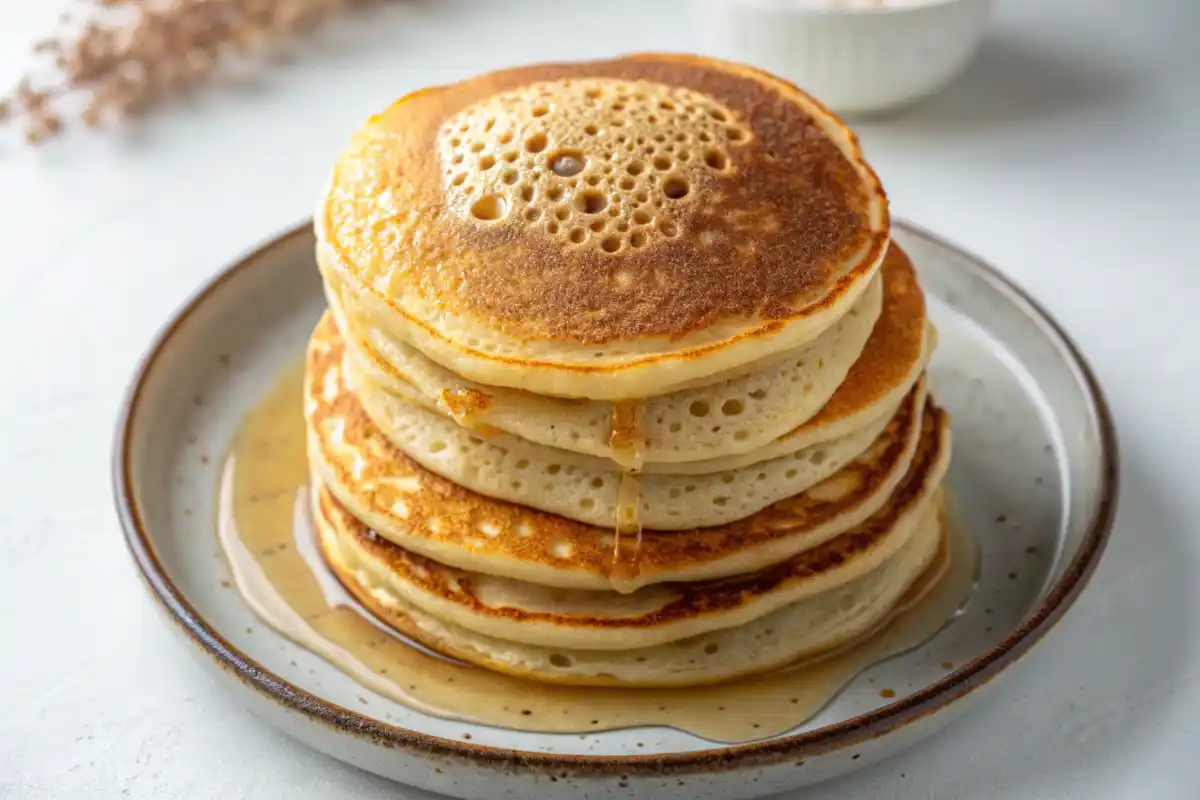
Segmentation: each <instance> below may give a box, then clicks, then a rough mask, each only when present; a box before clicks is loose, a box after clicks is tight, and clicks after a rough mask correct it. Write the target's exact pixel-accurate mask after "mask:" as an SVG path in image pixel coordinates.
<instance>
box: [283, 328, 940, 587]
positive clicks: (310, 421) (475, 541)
mask: <svg viewBox="0 0 1200 800" xmlns="http://www.w3.org/2000/svg"><path fill="white" fill-rule="evenodd" d="M326 326H329V327H326ZM331 328H332V323H328V322H327V323H323V324H322V329H321V330H318V331H317V334H316V335H314V337H313V339H312V340H311V342H310V347H309V353H308V368H307V373H306V379H305V387H306V388H305V416H306V420H307V425H308V429H309V442H308V449H309V459H310V462H311V464H312V466H313V468H315V469H316V470H317V471H318V472H319V474H320V476H321V479H322V481H323V482H324V483H325V484H326V485H327V486H328V487H329V489H330V491H331V492H333V494H334V495H335V496H336V497H337V498H338V500H339V501H340V502H341V503H343V504H344V505H346V506H347V508H349V509H350V510H351V511H352V512H353V513H354V515H355V516H357V517H358V518H360V519H362V520H363V521H364V522H366V523H367V524H368V525H370V526H371V527H372V528H373V529H374V530H375V531H376V532H377V533H378V534H379V535H380V536H382V537H383V538H385V539H388V540H389V541H392V542H395V543H396V544H399V545H401V546H402V547H405V548H407V549H409V550H412V551H414V552H416V553H419V554H421V555H424V556H427V557H429V558H432V559H434V560H436V561H440V562H442V563H445V564H449V565H452V566H456V567H460V568H462V569H468V570H472V571H475V572H484V573H488V574H494V575H501V576H506V577H512V578H517V579H519V580H528V581H530V582H533V583H540V584H543V585H548V586H561V587H565V588H583V589H610V588H612V586H613V584H614V581H613V575H612V570H613V566H614V565H613V561H612V551H613V544H614V539H613V535H612V531H611V529H606V528H597V527H594V526H589V525H583V524H581V523H577V522H573V521H570V520H567V519H564V518H562V517H558V516H556V515H553V514H547V513H545V512H540V511H536V510H534V509H530V508H526V507H523V506H519V505H515V504H512V503H505V502H502V501H497V500H491V499H489V498H486V497H483V496H482V495H478V494H476V493H474V492H470V491H468V490H466V489H463V488H462V487H460V486H457V485H455V484H454V483H453V482H451V481H448V480H446V479H444V478H442V477H440V476H438V475H436V474H435V473H432V472H430V471H429V470H426V469H424V468H422V467H421V466H420V465H418V464H416V462H414V461H412V460H411V459H408V458H407V457H405V456H404V455H403V454H402V453H400V452H399V451H398V450H397V449H396V448H395V446H394V445H392V444H391V442H390V441H389V440H388V439H387V437H386V436H385V435H384V434H383V433H382V432H381V431H379V430H378V428H376V427H375V426H374V424H373V423H371V421H370V419H369V418H368V417H367V416H366V413H365V412H364V411H363V410H362V407H361V405H360V404H359V402H358V400H357V399H356V398H355V397H354V396H353V394H352V393H350V392H349V391H346V389H345V387H344V386H343V384H342V381H341V376H340V371H341V370H340V366H339V365H340V361H341V356H342V353H341V350H340V348H335V347H334V346H333V345H334V332H333V331H332V330H331ZM949 448H950V437H949V427H948V417H947V415H946V414H945V413H944V412H942V411H941V410H939V409H937V408H936V406H933V405H932V404H930V403H927V404H926V409H925V412H924V415H923V417H922V423H921V426H920V432H919V434H918V435H915V436H913V437H912V438H911V439H908V440H902V441H895V442H893V443H892V444H891V445H889V446H888V447H887V448H885V449H883V450H881V451H876V450H875V449H874V448H872V449H871V450H869V451H868V452H867V453H865V454H863V456H861V457H860V458H858V459H856V460H855V461H854V462H852V463H851V464H849V465H847V466H846V467H844V468H843V469H842V470H840V471H839V472H838V473H836V474H835V475H833V476H832V477H831V478H829V479H827V480H826V481H823V482H822V483H821V484H818V485H817V486H815V487H813V488H812V489H810V490H808V491H807V492H804V493H803V494H800V495H798V496H796V497H793V498H789V499H787V500H782V501H780V502H778V503H775V504H774V505H772V506H770V507H769V508H767V509H764V510H763V511H760V512H759V513H757V514H755V515H753V516H752V517H749V518H748V519H745V520H740V521H738V522H736V523H731V524H729V525H723V526H719V527H716V528H705V529H698V530H694V531H689V532H687V533H686V534H684V533H677V532H660V531H645V532H644V533H643V536H642V539H641V551H640V557H639V562H638V563H639V566H640V574H639V575H638V576H636V579H635V580H628V576H622V577H621V580H620V581H619V583H621V584H622V585H623V586H628V587H629V588H631V589H632V588H636V587H637V586H639V585H648V584H652V583H661V582H664V581H688V580H701V579H708V578H719V577H725V576H728V575H734V574H738V573H743V572H752V571H755V570H757V569H761V568H762V567H764V566H767V565H770V564H774V563H778V562H779V561H783V560H785V559H787V558H790V557H791V556H793V555H795V554H796V553H799V552H802V551H803V550H806V549H809V548H811V547H815V546H817V545H819V544H820V543H822V542H824V541H827V540H829V539H831V538H833V537H834V536H837V535H838V534H839V533H842V532H843V531H845V530H847V529H849V528H851V527H853V526H854V525H857V524H859V523H861V522H862V521H863V520H865V519H867V518H868V517H870V516H871V515H872V514H874V513H875V512H876V511H878V510H879V509H880V508H881V507H882V506H883V505H884V503H885V502H887V500H888V498H889V496H890V495H891V494H892V493H893V491H894V490H895V488H896V487H897V486H898V485H899V484H900V483H901V481H902V479H903V478H904V476H905V474H906V472H908V471H910V468H911V469H912V470H919V472H920V474H924V475H927V476H928V480H929V481H930V482H931V483H932V484H936V483H937V481H938V480H940V477H941V475H942V473H944V472H945V469H946V464H947V461H948V459H949Z"/></svg>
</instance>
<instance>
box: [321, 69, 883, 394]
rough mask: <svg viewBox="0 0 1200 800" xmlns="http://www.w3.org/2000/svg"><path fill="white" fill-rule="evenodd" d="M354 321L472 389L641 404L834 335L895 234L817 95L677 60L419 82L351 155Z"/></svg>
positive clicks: (346, 223) (343, 214) (344, 196)
mask: <svg viewBox="0 0 1200 800" xmlns="http://www.w3.org/2000/svg"><path fill="white" fill-rule="evenodd" d="M316 227H317V234H318V240H319V244H318V253H317V255H318V261H319V263H320V264H321V267H322V270H323V272H324V273H325V275H326V276H327V278H328V279H329V280H330V283H331V285H332V288H333V290H334V291H335V292H336V293H337V295H338V297H339V299H340V301H341V302H342V303H343V305H344V306H346V310H347V313H349V314H354V315H361V316H365V317H366V318H368V319H370V320H371V323H372V324H373V325H375V326H377V327H379V328H381V329H383V330H385V331H387V333H388V334H389V335H391V336H393V337H394V338H396V339H398V340H400V341H403V342H406V343H408V344H409V345H411V346H413V347H415V348H416V349H417V350H419V351H420V352H422V353H423V354H424V355H425V356H427V357H428V358H430V359H432V360H433V361H435V362H437V363H439V364H441V365H442V366H444V367H446V368H447V369H450V370H451V371H453V372H455V373H456V374H459V375H461V376H463V377H465V378H468V379H470V380H474V381H478V382H480V383H483V384H487V385H495V386H509V387H517V388H523V389H527V390H530V391H534V392H537V393H539V394H544V395H552V396H565V397H587V398H591V399H627V398H633V397H647V396H657V395H661V394H664V393H667V392H669V391H671V390H673V389H674V388H676V387H679V386H682V385H686V384H688V383H689V382H694V381H696V380H697V379H703V378H705V377H707V376H714V375H719V374H721V373H723V372H727V371H729V370H731V369H735V368H737V367H739V366H741V365H744V364H746V363H750V362H755V361H763V360H765V359H768V358H770V357H772V356H773V355H776V354H780V353H784V352H787V351H788V350H792V349H795V348H797V347H800V346H801V345H803V344H805V343H807V342H809V341H811V340H813V339H814V338H816V337H817V336H818V335H819V334H820V333H821V332H822V331H823V330H825V329H826V328H828V327H829V326H830V325H832V324H834V323H835V322H836V321H837V319H839V318H840V317H841V316H843V315H844V314H845V313H846V312H847V311H848V310H849V309H850V308H851V307H852V306H853V305H854V303H855V302H856V301H857V300H858V299H859V298H860V297H861V296H862V294H863V292H864V291H865V290H866V288H867V285H868V284H869V282H870V279H871V277H872V276H873V275H874V274H875V272H876V271H877V269H878V266H879V263H880V260H881V258H882V256H883V253H884V251H885V249H886V246H887V242H888V213H887V204H886V198H885V196H884V194H883V191H882V189H881V187H880V186H879V183H878V180H877V179H876V177H875V175H874V173H873V172H872V171H871V170H870V168H869V167H868V166H867V164H866V163H865V161H863V159H862V155H861V152H860V149H859V147H858V142H857V140H856V139H855V137H854V136H853V134H852V133H850V131H849V130H848V129H846V128H845V126H844V125H842V124H841V123H840V122H839V121H838V120H836V118H834V117H833V116H832V115H831V114H829V112H828V111H826V110H825V109H824V108H823V107H821V106H820V105H819V104H818V103H816V102H815V101H813V100H812V99H811V98H810V97H808V96H807V95H805V94H804V93H803V92H801V91H800V90H799V89H797V88H796V87H794V86H791V85H789V84H787V83H785V82H783V81H780V80H778V79H776V78H773V77H771V76H768V75H766V74H764V73H762V72H759V71H757V70H754V69H750V68H746V67H741V66H738V65H733V64H728V63H725V62H719V61H714V60H711V59H702V58H695V57H685V56H673V55H643V56H634V57H628V58H622V59H616V60H613V61H604V62H590V63H577V64H551V65H540V66H535V67H527V68H520V69H514V70H505V71H502V72H496V73H491V74H488V75H484V76H480V77H477V78H474V79H471V80H468V81H464V82H462V83H459V84H455V85H453V86H448V87H442V88H437V89H429V90H425V91H422V92H418V93H415V94H413V95H410V96H408V97H406V98H404V99H402V100H401V101H399V102H397V103H395V104H394V105H393V106H392V107H390V108H389V109H387V110H386V111H384V112H383V113H381V114H379V115H376V116H375V117H373V118H372V119H371V120H370V121H369V122H368V123H367V125H366V126H365V127H364V128H363V129H362V130H361V131H360V132H359V133H358V134H357V135H356V136H355V138H354V140H353V141H352V143H351V145H350V147H349V148H348V149H347V150H346V151H345V152H344V153H343V155H342V156H341V158H339V160H338V162H337V164H336V165H335V167H334V170H333V175H332V177H331V180H330V185H329V189H328V191H327V193H326V195H325V197H324V199H323V201H322V204H321V207H320V208H319V210H318V213H317V218H316Z"/></svg>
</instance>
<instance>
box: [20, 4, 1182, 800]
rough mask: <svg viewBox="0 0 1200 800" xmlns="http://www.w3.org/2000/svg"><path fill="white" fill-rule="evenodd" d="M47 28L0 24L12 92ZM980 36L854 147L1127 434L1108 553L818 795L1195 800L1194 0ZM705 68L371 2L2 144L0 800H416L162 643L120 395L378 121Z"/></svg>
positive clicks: (642, 40)
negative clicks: (982, 680) (1004, 654)
mask: <svg viewBox="0 0 1200 800" xmlns="http://www.w3.org/2000/svg"><path fill="white" fill-rule="evenodd" d="M56 5H58V4H56V3H51V2H36V0H26V1H25V2H17V1H16V0H9V1H8V2H5V3H2V4H0V78H3V79H8V78H10V77H14V78H15V76H16V74H17V71H18V69H19V67H20V65H21V64H22V63H23V56H22V53H23V47H24V45H26V44H27V43H28V42H30V41H32V40H33V39H35V38H36V37H37V36H38V35H40V33H41V32H43V31H44V30H45V28H46V26H47V23H48V22H49V21H50V20H52V19H53V15H54V7H55V6H56ZM997 5H998V6H1000V8H999V9H998V14H997V16H996V19H995V21H994V25H993V28H992V32H991V35H990V37H989V39H988V41H987V44H986V46H985V48H984V50H983V52H982V54H981V57H980V58H979V60H978V61H977V62H976V63H975V64H974V65H973V66H972V68H971V69H970V71H969V72H968V74H967V75H966V76H965V77H964V78H963V79H962V80H961V81H959V82H958V83H957V84H955V85H954V86H952V87H951V88H950V89H948V90H947V91H946V92H945V93H944V94H942V95H941V96H940V97H938V98H936V99H934V100H932V101H930V102H928V103H926V104H924V105H922V106H920V107H918V108H916V109H913V110H912V111H911V112H909V113H908V114H906V115H904V116H902V117H900V118H898V119H895V120H892V121H888V122H875V123H871V124H864V125H861V126H860V131H861V133H862V136H863V139H864V141H865V145H866V148H867V154H868V157H869V158H870V159H871V161H872V162H873V164H874V165H875V167H876V168H877V170H878V171H879V173H880V175H881V176H882V178H883V181H884V184H885V186H886V187H887V190H888V192H889V194H890V195H891V198H892V203H893V209H894V212H895V213H896V214H898V215H901V216H904V217H908V218H910V219H913V220H915V221H918V222H920V223H921V224H923V225H926V226H929V227H932V228H933V229H935V230H937V231H939V232H941V233H943V234H945V235H946V236H948V237H950V238H951V239H953V240H955V241H957V242H960V243H962V244H964V245H966V246H967V247H969V248H971V249H973V250H974V251H976V252H977V253H979V254H981V255H983V256H984V257H985V258H987V259H989V260H991V261H993V262H994V263H996V264H998V265H1000V266H1002V267H1003V268H1004V269H1005V270H1006V271H1007V272H1008V273H1009V274H1010V275H1012V276H1014V277H1015V278H1016V279H1018V280H1019V281H1020V282H1021V283H1022V284H1024V285H1025V286H1027V287H1028V288H1029V289H1031V290H1032V291H1033V292H1034V294H1036V295H1037V296H1038V297H1039V298H1041V299H1042V300H1043V301H1044V302H1045V303H1046V304H1047V305H1048V306H1049V307H1050V309H1051V310H1052V311H1053V313H1055V314H1056V315H1057V316H1058V318H1059V319H1060V320H1061V321H1062V322H1063V323H1064V324H1065V325H1066V327H1067V328H1068V329H1069V330H1070V331H1071V332H1072V333H1073V334H1074V335H1075V336H1076V337H1077V339H1078V341H1079V342H1080V343H1081V344H1082V346H1083V349H1084V351H1085V352H1086V354H1087V355H1088V356H1089V357H1090V358H1091V360H1092V362H1093V364H1094V365H1095V367H1096V368H1097V370H1098V372H1099V375H1100V378H1101V379H1102V381H1103V382H1104V384H1105V386H1106V388H1107V390H1108V393H1109V397H1110V399H1111V401H1112V404H1113V407H1114V409H1115V412H1116V414H1117V417H1118V423H1119V427H1120V433H1121V440H1122V441H1121V443H1122V452H1123V469H1124V486H1123V492H1122V498H1121V509H1120V514H1119V518H1118V523H1117V528H1118V530H1117V533H1116V536H1115V538H1114V539H1113V541H1112V544H1111V546H1110V547H1109V550H1108V554H1107V555H1106V557H1105V559H1104V563H1103V564H1102V565H1101V567H1100V569H1099V571H1098V573H1097V574H1096V576H1095V579H1094V580H1093V581H1092V584H1091V586H1090V587H1089V588H1088V590H1087V592H1086V593H1085V595H1084V596H1083V598H1082V600H1081V601H1080V603H1079V604H1078V606H1077V607H1076V608H1075V609H1074V610H1073V611H1072V612H1071V613H1070V614H1069V615H1068V616H1067V618H1066V619H1065V621H1064V622H1063V623H1062V624H1061V625H1060V627H1059V628H1058V629H1056V630H1055V631H1054V632H1053V633H1052V634H1051V635H1050V636H1049V637H1048V639H1047V640H1046V641H1045V642H1044V644H1043V645H1042V646H1041V647H1040V648H1038V649H1037V650H1036V651H1035V652H1034V653H1033V654H1032V655H1031V656H1030V657H1029V659H1028V661H1027V662H1026V663H1025V665H1024V668H1023V669H1021V670H1019V671H1018V672H1017V673H1016V674H1015V675H1014V676H1012V680H1010V681H1009V682H1008V684H1007V686H1006V687H1005V688H1004V689H1003V690H1002V691H1001V692H1000V693H998V695H997V696H996V697H995V699H994V700H991V701H989V702H988V703H987V704H986V705H985V706H984V707H982V708H980V709H978V711H977V712H975V713H972V714H970V715H969V716H968V718H967V719H964V720H962V721H961V722H959V723H957V724H955V725H954V726H953V727H952V728H951V729H950V730H949V731H948V732H945V733H943V734H941V735H939V736H937V737H935V738H934V739H933V740H931V741H929V742H928V743H926V744H925V745H923V746H920V747H918V748H917V749H915V750H913V751H911V752H910V753H908V754H906V755H903V756H900V757H898V758H895V759H893V760H891V761H888V762H885V763H883V764H881V765H879V766H876V767H874V768H872V769H869V770H867V771H865V772H862V773H860V774H858V775H856V776H851V777H849V778H846V779H843V780H841V781H840V782H838V783H837V784H835V785H827V786H826V787H824V788H825V789H827V790H829V791H830V792H831V793H832V792H833V791H834V790H835V789H836V796H839V797H843V798H876V797H926V796H929V797H933V796H937V797H955V798H984V797H1020V798H1067V797H1088V798H1183V797H1195V796H1197V795H1196V792H1198V791H1200V789H1197V787H1198V786H1200V627H1198V624H1197V621H1198V618H1197V589H1196V583H1197V580H1196V576H1197V575H1198V574H1200V494H1198V493H1197V492H1196V482H1197V477H1198V476H1200V465H1197V463H1196V462H1195V461H1193V458H1194V453H1195V452H1196V451H1197V450H1198V449H1200V413H1198V412H1197V409H1196V406H1197V404H1198V402H1200V374H1198V373H1200V356H1198V355H1197V347H1198V345H1197V342H1200V265H1198V264H1197V261H1198V260H1200V46H1198V45H1197V44H1196V41H1197V38H1198V37H1200V3H1197V2H1193V0H1176V1H1175V2H1169V1H1168V0H1162V1H1161V2H1145V3H1129V2H1127V0H1089V1H1088V2H1078V3H1074V2H1071V3H1066V2H1060V3H1046V2H1042V0H1020V1H1017V0H1000V1H999V2H998V3H997ZM699 47H700V44H699V43H698V42H696V41H695V39H694V34H693V33H692V30H691V28H690V25H689V21H688V14H687V11H686V6H684V5H682V4H677V3H675V2H661V1H660V0H653V1H652V0H634V1H633V2H614V1H613V0H605V2H591V3H582V4H577V3H561V2H556V3H549V2H544V3H542V2H532V1H530V2H501V1H500V0H492V1H491V2H486V1H485V2H477V3H469V2H461V1H459V0H427V2H415V3H404V4H392V5H390V6H388V7H387V8H386V9H385V10H383V11H380V12H377V13H375V14H372V15H370V16H369V17H367V18H364V19H361V20H356V21H350V22H346V23H339V24H338V25H336V26H334V27H332V28H330V29H328V30H326V31H325V32H324V33H323V34H322V35H321V36H320V37H318V39H317V41H316V42H315V43H313V44H312V45H311V46H308V47H306V48H304V50H303V51H302V52H301V53H300V54H299V55H298V57H297V58H296V59H294V60H293V61H292V62H291V63H289V64H287V65H284V66H282V67H280V68H278V69H276V70H273V71H269V72H250V73H247V74H246V75H245V76H243V77H242V78H240V79H239V80H237V81H235V82H232V83H231V85H228V86H225V87H223V88H218V89H214V90H211V91H204V92H200V93H198V94H197V95H196V96H195V97H193V98H190V99H189V100H187V101H186V102H182V103H179V104H176V105H174V106H172V107H171V108H169V109H167V110H164V111H162V112H158V113H156V114H154V115H153V116H152V117H150V118H149V119H147V120H146V121H145V122H144V123H143V124H141V125H139V126H137V127H135V128H130V129H128V130H125V131H121V132H118V133H114V134H110V135H94V136H88V135H78V136H72V137H70V138H69V139H67V140H64V141H61V142H58V143H56V144H55V145H54V146H52V147H48V148H45V149H42V150H39V151H30V150H27V149H25V148H24V147H23V146H21V145H19V144H18V143H17V142H16V141H15V140H8V141H0V246H2V248H3V250H2V252H3V254H4V264H3V267H2V268H0V348H3V349H2V351H0V352H2V353H3V362H4V366H5V368H6V372H5V377H6V380H5V385H4V388H3V391H0V442H2V444H0V692H3V699H2V701H0V796H3V797H69V798H81V797H118V796H130V797H156V798H159V797H162V798H175V797H189V798H190V797H256V798H257V797H288V798H301V799H302V798H320V797H327V796H335V795H337V796H345V797H404V798H426V797H428V796H427V795H423V794H422V793H420V792H416V791H411V790H403V789H398V788H397V787H396V786H394V785H391V784H388V783H386V782H384V781H382V780H380V779H377V778H375V777H373V776H371V775H368V774H366V773H363V772H360V771H358V770H356V769H353V768H351V767H348V766H344V765H342V764H340V763H338V762H336V761H333V760H331V759H329V758H326V757H324V756H321V755H318V754H316V753H315V752H312V751H310V750H308V749H306V748H304V747H303V746H301V745H299V744H297V743H294V742H292V741H291V740H290V739H288V738H287V737H286V736H285V735H283V734H281V733H278V732H276V731H275V730H273V729H270V728H267V727H266V726H264V725H263V724H260V723H259V722H257V721H256V720H254V719H252V718H251V717H250V716H249V715H248V714H246V713H244V712H243V711H242V710H241V709H240V708H238V707H236V706H235V705H234V704H233V703H232V701H230V700H228V699H227V698H226V697H225V696H224V695H223V694H222V693H221V692H220V691H219V690H218V689H217V687H216V686H215V685H214V684H212V683H210V682H209V681H208V679H206V678H205V677H204V675H202V674H201V672H200V671H199V669H198V668H197V667H194V666H193V665H192V663H191V661H190V659H189V657H188V655H187V654H186V653H185V652H184V651H183V650H182V648H181V646H180V645H179V644H177V643H176V642H174V641H173V640H172V639H171V638H169V636H168V634H167V632H166V630H165V629H164V627H163V625H162V623H161V621H160V620H159V618H158V617H157V615H156V613H155V611H154V609H153V608H152V606H151V603H150V602H149V600H148V596H147V594H146V592H145V591H144V590H143V589H142V587H141V585H140V584H139V582H138V579H137V577H136V575H135V573H134V570H133V569H132V566H131V562H130V560H129V558H128V557H127V555H126V553H125V549H124V546H123V544H122V541H121V534H120V532H119V530H118V526H117V523H116V519H115V516H114V514H113V510H112V503H111V501H110V497H109V479H108V470H109V464H108V459H109V444H110V436H111V432H112V425H113V420H114V418H115V416H116V413H117V406H118V402H119V400H120V397H121V393H122V389H123V387H124V384H125V381H126V378H127V377H128V375H129V373H130V370H131V368H132V366H133V364H134V362H135V360H136V359H137V357H138V355H139V353H140V352H141V351H142V349H143V347H145V345H146V344H147V341H148V339H149V337H150V336H151V334H152V333H153V332H154V331H155V330H156V329H157V327H158V326H159V325H160V324H161V323H162V322H163V320H164V318H165V317H166V315H167V314H169V313H170V311H171V310H172V309H173V308H174V307H175V305H176V304H177V303H179V302H180V301H181V300H182V299H183V298H184V297H185V296H186V295H187V294H188V293H189V292H190V291H191V290H192V289H193V288H194V287H195V286H196V285H197V284H199V283H200V282H201V281H204V280H205V279H206V278H208V277H209V276H210V275H211V274H212V273H213V272H214V271H215V270H217V269H218V268H220V267H221V266H222V265H224V264H226V263H228V262H229V261H230V260H232V259H234V258H235V257H236V256H238V255H239V254H240V253H242V252H243V251H245V250H247V249H248V248H250V247H252V246H253V245H254V244H255V243H257V242H260V241H262V240H263V239H265V238H268V237H269V236H271V235H272V234H274V233H276V232H278V231H280V230H282V229H284V228H287V227H289V226H291V225H292V224H294V223H296V222H298V221H300V220H301V219H302V218H304V217H305V215H306V214H307V213H308V212H309V210H310V208H311V207H312V205H313V202H314V199H315V197H316V195H317V191H318V188H319V186H320V184H321V182H322V180H323V178H324V177H325V174H326V169H327V167H328V165H329V163H330V161H331V159H332V158H333V156H334V154H335V153H336V152H337V150H338V149H339V148H340V147H341V146H342V144H343V143H344V142H345V141H346V140H347V137H348V136H349V135H350V133H351V131H352V130H353V129H354V128H355V127H356V125H357V124H358V123H359V122H360V121H361V120H362V119H364V118H365V117H366V116H367V115H368V114H369V113H371V112H373V111H375V110H377V109H380V108H382V107H383V106H385V105H386V104H387V103H388V102H390V101H391V100H392V99H393V98H394V97H395V96H397V95H399V94H401V93H403V92H405V91H408V90H410V89H414V88H417V87H419V86H421V85H424V84H429V83H434V82H441V81H445V80H447V79H450V78H454V77H458V76H465V75H467V74H470V73H473V72H476V71H479V70H482V69H485V68H489V67H495V66H500V65H504V64H509V63H514V62H521V61H529V60H535V59H541V58H564V57H566V58H570V57H583V56H592V55H603V54H608V53H611V52H614V51H616V50H633V49H654V48H659V49H697V48H699ZM799 796H802V797H810V796H815V793H814V794H802V795H799Z"/></svg>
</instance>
